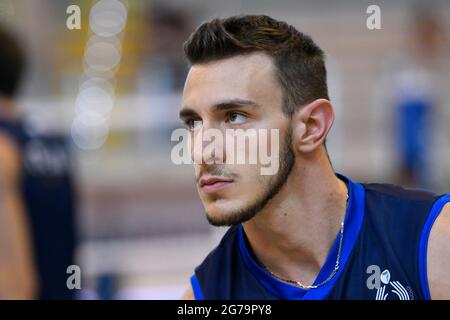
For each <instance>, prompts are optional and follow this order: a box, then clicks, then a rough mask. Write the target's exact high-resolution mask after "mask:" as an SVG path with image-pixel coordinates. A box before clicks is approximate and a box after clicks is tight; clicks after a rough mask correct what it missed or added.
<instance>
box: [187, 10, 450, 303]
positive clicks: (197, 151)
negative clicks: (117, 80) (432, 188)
mask: <svg viewBox="0 0 450 320" xmlns="http://www.w3.org/2000/svg"><path fill="white" fill-rule="evenodd" d="M184 50H185V53H186V56H187V58H188V59H189V61H190V63H191V68H190V72H189V74H188V77H187V80H186V84H185V88H184V92H183V101H182V107H181V110H180V118H181V119H182V120H183V121H184V122H185V123H186V125H187V126H188V127H189V129H190V130H191V139H193V141H194V140H195V139H198V138H199V137H198V135H199V132H201V131H205V130H208V129H217V130H219V131H221V132H225V131H226V130H228V129H242V130H248V129H255V130H260V129H268V130H271V129H277V130H278V131H279V137H280V141H279V144H280V146H279V150H280V153H279V163H280V168H279V170H278V172H277V173H276V174H275V175H261V171H260V169H261V164H260V163H258V164H244V165H243V164H234V162H232V161H227V159H226V157H227V155H228V154H229V153H228V152H227V151H229V150H225V149H226V145H227V144H225V143H224V144H222V145H221V144H217V145H214V148H213V151H211V149H210V148H209V149H208V151H206V149H207V148H198V147H194V148H192V149H191V151H192V154H191V156H192V158H193V159H201V160H202V161H195V173H196V181H197V186H198V191H199V195H200V198H201V200H202V202H203V204H204V207H205V209H206V215H207V219H208V221H209V222H210V223H211V224H213V225H215V226H225V225H231V227H230V228H229V229H228V231H227V233H226V234H225V235H224V237H223V238H222V240H221V242H220V244H219V245H218V246H217V248H216V249H214V250H213V251H212V252H211V253H210V254H209V255H208V256H207V257H206V258H205V260H204V261H203V262H202V263H201V264H200V265H199V266H198V267H197V268H196V269H195V274H194V275H193V276H192V278H191V288H189V289H188V291H187V292H186V293H185V295H184V296H183V298H186V299H189V298H194V297H195V298H196V299H378V300H385V299H402V300H408V299H429V298H433V299H449V298H450V277H449V276H448V265H449V264H450V204H449V203H448V202H450V196H449V195H443V196H438V195H436V194H434V193H431V192H426V191H418V190H409V189H403V188H401V187H397V186H394V185H388V184H361V183H358V182H354V181H352V180H350V179H349V178H347V177H345V176H343V175H340V174H338V173H335V172H334V170H333V168H332V166H331V164H330V161H329V158H328V155H327V151H326V147H325V138H326V136H327V134H328V132H329V130H330V128H331V126H332V124H333V121H334V110H333V106H332V104H331V103H330V101H329V99H328V93H327V83H326V69H325V64H324V57H323V52H322V50H321V49H320V48H319V47H318V46H317V45H316V44H315V43H314V42H313V41H312V40H311V38H309V37H308V36H306V35H304V34H302V33H300V32H298V31H297V30H296V29H295V28H293V27H292V26H290V25H288V24H286V23H284V22H280V21H277V20H274V19H272V18H270V17H267V16H262V15H255V16H253V15H248V16H237V17H230V18H228V19H214V20H212V21H210V22H206V23H204V24H202V25H201V26H200V27H199V28H198V29H197V30H196V31H195V32H194V33H193V34H192V35H191V37H190V38H189V39H188V41H187V42H186V43H185V46H184ZM199 128H200V129H201V130H199ZM200 139H204V138H203V137H200ZM276 142H277V141H273V140H272V141H270V144H271V145H273V144H274V143H276ZM192 145H193V146H194V145H195V144H192ZM237 148H240V146H237ZM212 160H214V161H212ZM228 160H229V159H228Z"/></svg>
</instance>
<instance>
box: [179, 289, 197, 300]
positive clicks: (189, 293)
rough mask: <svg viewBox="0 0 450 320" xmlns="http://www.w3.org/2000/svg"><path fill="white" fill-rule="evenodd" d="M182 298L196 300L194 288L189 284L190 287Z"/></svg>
mask: <svg viewBox="0 0 450 320" xmlns="http://www.w3.org/2000/svg"><path fill="white" fill-rule="evenodd" d="M180 300H195V297H194V291H193V290H192V287H190V286H189V288H187V289H186V291H185V292H184V293H183V295H182V296H181V297H180Z"/></svg>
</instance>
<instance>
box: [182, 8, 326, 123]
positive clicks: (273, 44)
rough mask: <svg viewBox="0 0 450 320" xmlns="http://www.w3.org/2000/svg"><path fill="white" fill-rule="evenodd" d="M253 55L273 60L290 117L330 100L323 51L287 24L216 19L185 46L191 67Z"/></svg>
mask: <svg viewBox="0 0 450 320" xmlns="http://www.w3.org/2000/svg"><path fill="white" fill-rule="evenodd" d="M254 52H263V53H266V54H267V55H269V56H270V57H271V58H272V59H273V62H274V65H275V68H276V71H275V73H276V77H277V80H278V82H279V84H280V85H281V87H282V89H283V93H284V98H283V99H284V103H283V111H284V112H285V113H286V114H287V115H289V116H291V115H292V114H293V113H294V112H295V111H296V110H297V109H298V108H300V107H301V106H303V105H305V104H308V103H309V102H311V101H314V100H316V99H319V98H325V99H329V97H328V88H327V80H326V68H325V61H324V53H323V51H322V50H321V49H320V48H319V47H318V46H317V45H316V44H315V43H314V41H313V40H312V39H311V38H310V37H309V36H307V35H305V34H303V33H301V32H299V31H298V30H296V29H295V28H294V27H293V26H291V25H289V24H287V23H286V22H282V21H278V20H275V19H273V18H271V17H269V16H266V15H239V16H232V17H229V18H226V19H218V18H216V19H213V20H211V21H208V22H204V23H203V24H201V25H200V26H199V27H198V28H197V30H195V31H194V32H193V33H192V34H191V36H190V37H189V39H188V40H187V41H186V42H185V43H184V53H185V55H186V58H187V59H188V61H189V63H190V64H191V65H195V64H202V63H207V62H210V61H217V60H220V59H225V58H230V57H233V56H236V55H245V54H249V53H254Z"/></svg>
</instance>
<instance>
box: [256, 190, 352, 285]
mask: <svg viewBox="0 0 450 320" xmlns="http://www.w3.org/2000/svg"><path fill="white" fill-rule="evenodd" d="M348 199H349V195H348V192H347V202H346V205H345V212H346V213H347V208H348ZM345 216H346V214H345V215H344V220H345ZM344 220H342V222H341V228H340V231H339V248H338V253H337V257H336V263H335V265H334V269H333V271H332V272H331V274H330V275H329V276H328V278H326V279H325V280H324V281H322V282H320V283H318V284H313V285H310V286H308V285H304V284H303V283H301V282H300V281H296V280H290V279H285V278H282V277H280V276H278V275H276V274H275V273H273V272H272V271H270V270H269V268H267V267H266V266H265V265H264V264H263V263H262V262H261V261H260V264H261V266H262V267H263V268H264V269H265V270H266V271H267V272H269V273H270V274H271V275H272V276H273V277H275V278H277V279H278V280H281V281H284V282H287V283H291V284H294V285H296V286H299V287H300V288H302V289H316V288H318V287H321V286H323V285H324V284H325V283H327V282H328V281H330V280H331V279H332V278H333V277H334V275H335V274H336V273H337V272H338V270H339V261H340V258H341V249H342V240H343V238H344Z"/></svg>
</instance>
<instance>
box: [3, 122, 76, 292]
mask: <svg viewBox="0 0 450 320" xmlns="http://www.w3.org/2000/svg"><path fill="white" fill-rule="evenodd" d="M0 133H2V134H4V135H7V136H9V137H10V138H11V140H12V141H13V142H14V143H15V144H16V146H17V147H18V148H19V151H20V153H21V157H22V175H21V181H20V185H21V192H22V199H23V202H24V205H25V210H26V214H27V217H28V221H29V223H30V229H31V232H32V237H31V239H32V241H33V246H34V247H33V249H34V252H33V255H34V258H35V260H36V261H35V263H36V267H37V273H38V281H39V285H40V290H39V297H38V298H40V299H71V298H73V291H72V290H69V289H68V288H67V285H66V281H67V277H68V276H69V275H68V274H67V273H66V271H67V267H68V266H70V265H72V264H73V263H74V262H73V254H74V248H75V231H74V213H75V198H74V195H75V192H74V187H73V181H72V176H71V170H70V167H71V165H70V156H69V150H68V146H67V143H66V140H65V138H64V137H61V136H54V135H52V136H50V135H32V134H29V133H28V132H27V130H26V129H25V126H24V125H23V124H22V123H21V122H11V121H7V120H4V119H0Z"/></svg>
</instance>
